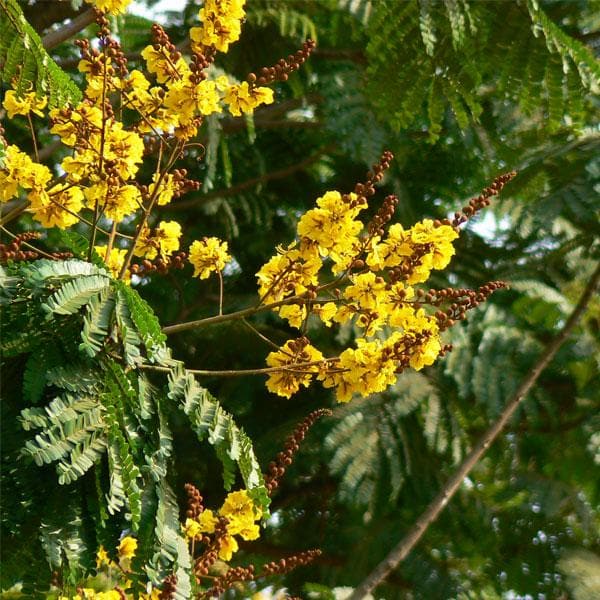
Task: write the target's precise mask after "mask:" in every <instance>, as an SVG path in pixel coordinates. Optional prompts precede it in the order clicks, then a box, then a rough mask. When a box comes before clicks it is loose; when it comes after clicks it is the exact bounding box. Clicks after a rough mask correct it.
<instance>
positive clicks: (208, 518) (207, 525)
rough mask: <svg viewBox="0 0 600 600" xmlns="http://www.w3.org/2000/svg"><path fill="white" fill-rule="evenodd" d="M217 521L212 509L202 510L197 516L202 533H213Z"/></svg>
mask: <svg viewBox="0 0 600 600" xmlns="http://www.w3.org/2000/svg"><path fill="white" fill-rule="evenodd" d="M218 522H219V520H218V519H217V517H215V515H214V513H213V511H212V510H208V509H207V510H203V511H202V512H201V513H200V516H199V517H198V523H199V525H200V531H202V533H214V532H215V527H216V525H217V523H218Z"/></svg>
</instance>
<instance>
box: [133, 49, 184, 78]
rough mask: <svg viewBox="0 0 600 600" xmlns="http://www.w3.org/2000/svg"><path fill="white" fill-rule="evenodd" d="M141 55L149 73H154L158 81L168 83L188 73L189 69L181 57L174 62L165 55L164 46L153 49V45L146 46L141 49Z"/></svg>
mask: <svg viewBox="0 0 600 600" xmlns="http://www.w3.org/2000/svg"><path fill="white" fill-rule="evenodd" d="M142 57H143V58H144V60H145V61H146V66H147V68H148V71H149V72H150V73H154V74H155V75H156V81H158V83H169V82H171V81H175V80H178V79H181V78H182V77H183V76H184V75H188V74H189V72H190V70H189V68H188V66H187V64H186V62H185V60H183V58H179V60H178V61H177V62H176V63H173V61H172V60H171V59H170V58H169V57H167V56H166V55H165V52H164V48H162V47H161V49H160V50H155V49H154V46H146V47H145V48H144V49H143V50H142Z"/></svg>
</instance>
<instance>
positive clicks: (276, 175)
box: [164, 144, 335, 212]
mask: <svg viewBox="0 0 600 600" xmlns="http://www.w3.org/2000/svg"><path fill="white" fill-rule="evenodd" d="M333 148H335V144H329V145H328V146H325V147H324V148H321V150H319V151H318V152H316V153H315V154H313V155H312V156H309V157H308V158H305V159H304V160H302V161H300V162H298V163H296V164H294V165H291V166H289V167H285V168H283V169H279V170H277V171H271V172H270V173H265V174H264V175H260V176H258V177H252V179H247V180H246V181H242V182H241V183H237V184H236V185H233V186H231V187H228V188H225V189H223V190H214V191H212V192H208V193H207V194H202V195H201V196H199V197H198V198H194V199H192V200H184V201H183V202H176V203H174V204H172V205H168V206H166V205H165V207H164V208H165V210H168V211H169V212H171V211H179V210H187V209H188V208H192V207H194V206H200V205H202V204H205V203H206V202H208V201H209V200H212V199H213V198H226V197H228V196H235V195H236V194H239V193H240V192H242V191H243V190H246V189H248V188H253V187H255V186H257V185H260V184H261V183H266V182H267V181H272V180H274V179H284V178H285V177H289V176H290V175H292V174H293V173H295V172H296V171H303V170H304V169H306V167H308V166H309V165H311V164H312V163H314V162H317V161H318V160H319V158H321V156H323V154H326V153H327V152H329V151H330V150H332V149H333Z"/></svg>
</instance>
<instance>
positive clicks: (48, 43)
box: [42, 8, 96, 50]
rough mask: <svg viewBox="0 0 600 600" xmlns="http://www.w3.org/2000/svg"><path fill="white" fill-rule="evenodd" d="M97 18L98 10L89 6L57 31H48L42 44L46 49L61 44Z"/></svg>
mask: <svg viewBox="0 0 600 600" xmlns="http://www.w3.org/2000/svg"><path fill="white" fill-rule="evenodd" d="M95 19H96V12H95V10H94V9H93V8H89V9H88V10H86V11H85V12H84V13H81V14H80V15H78V16H77V17H75V18H74V19H72V20H71V21H69V22H68V23H67V24H66V25H63V26H62V27H60V28H59V29H56V30H55V31H51V32H50V33H47V34H46V35H45V36H44V37H43V38H42V44H43V46H44V48H45V49H46V50H50V49H52V48H54V47H55V46H58V45H59V44H62V43H63V42H64V41H65V40H68V39H69V38H70V37H73V36H74V35H75V34H76V33H79V32H80V31H81V30H82V29H85V28H86V27H87V26H88V25H89V24H90V23H93V22H94V20H95Z"/></svg>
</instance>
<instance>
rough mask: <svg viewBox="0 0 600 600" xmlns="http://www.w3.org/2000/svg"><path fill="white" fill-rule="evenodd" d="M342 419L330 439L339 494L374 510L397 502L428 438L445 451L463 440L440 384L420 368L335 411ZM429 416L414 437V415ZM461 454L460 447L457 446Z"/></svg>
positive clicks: (430, 443) (457, 455)
mask: <svg viewBox="0 0 600 600" xmlns="http://www.w3.org/2000/svg"><path fill="white" fill-rule="evenodd" d="M336 416H337V417H338V421H337V424H336V425H335V426H334V427H333V429H332V430H331V431H330V432H329V434H328V435H327V437H326V438H325V446H326V447H327V448H328V449H329V451H330V452H331V460H330V469H331V471H332V473H334V474H336V475H338V476H339V477H340V479H341V481H340V488H339V494H340V497H341V499H343V500H344V501H346V502H349V503H350V504H356V505H362V506H367V507H368V508H369V513H370V514H372V513H373V512H374V511H375V509H377V508H381V507H385V506H386V505H388V504H393V503H394V502H395V501H396V500H397V498H398V495H399V493H400V491H401V489H402V486H403V484H404V481H405V478H406V476H407V475H414V474H415V471H416V470H418V461H419V454H420V452H422V448H421V446H422V444H423V442H425V444H426V445H427V446H429V448H430V449H433V450H435V451H436V452H445V451H446V450H447V449H448V448H449V446H450V440H451V439H456V440H460V436H459V435H458V434H459V431H458V430H459V429H460V426H459V424H458V423H457V422H456V420H455V418H454V417H453V416H452V415H450V414H445V413H444V409H443V407H442V404H441V400H440V397H439V395H438V392H437V389H436V387H435V386H434V385H433V384H432V383H431V382H430V381H429V380H428V379H427V378H426V377H425V376H424V375H422V374H420V373H408V372H407V373H405V374H403V375H402V377H400V378H399V380H398V383H397V384H396V385H395V386H394V388H392V389H391V390H390V391H389V392H387V393H386V394H381V395H374V396H372V397H370V398H368V399H364V400H355V401H353V402H352V404H351V405H346V406H344V407H343V408H341V409H338V410H337V411H336ZM415 417H416V418H418V419H421V418H424V419H425V421H426V422H425V424H424V433H425V440H423V439H422V438H421V437H420V436H418V435H417V438H415V435H416V433H415V430H416V428H415V423H414V422H413V420H414V418H415ZM452 449H453V451H454V452H455V458H456V459H459V458H460V455H461V448H460V446H459V447H458V448H452Z"/></svg>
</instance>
